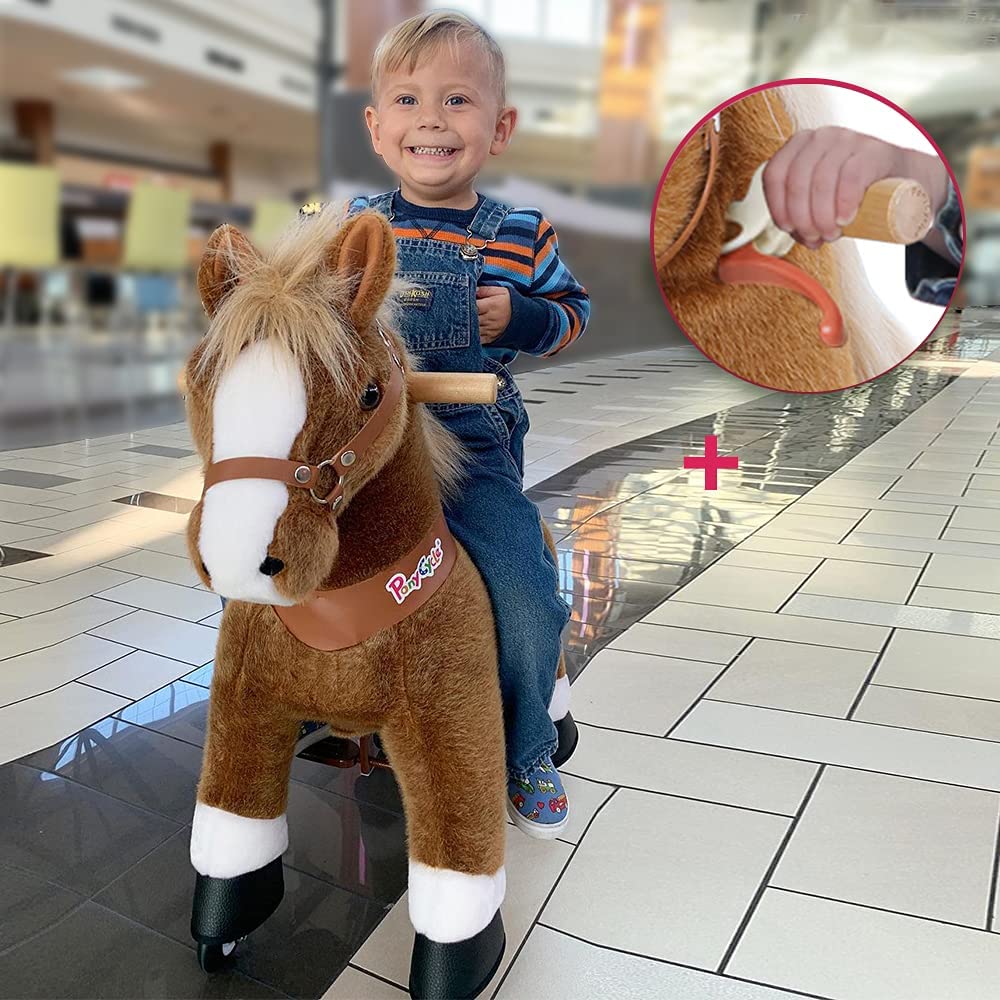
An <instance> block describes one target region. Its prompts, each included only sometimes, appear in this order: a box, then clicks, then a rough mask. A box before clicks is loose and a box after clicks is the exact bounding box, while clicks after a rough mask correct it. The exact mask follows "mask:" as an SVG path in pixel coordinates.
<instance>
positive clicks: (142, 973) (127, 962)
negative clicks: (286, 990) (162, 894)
mask: <svg viewBox="0 0 1000 1000" xmlns="http://www.w3.org/2000/svg"><path fill="white" fill-rule="evenodd" d="M278 996H281V993H279V992H277V991H275V990H273V989H271V988H269V987H267V986H264V985H263V984H262V983H258V982H254V981H253V980H252V979H248V978H247V977H246V976H244V975H240V973H238V972H230V973H224V974H221V975H215V976H207V975H205V973H203V972H202V971H201V969H200V968H199V967H198V959H197V958H196V956H195V953H194V949H193V948H189V947H185V946H184V945H182V944H179V943H177V942H175V941H170V940H168V939H167V938H165V937H163V936H162V935H161V934H157V933H156V932H154V931H152V930H149V929H148V928H146V927H143V926H141V925H140V924H137V923H135V922H134V921H132V920H127V919H126V918H125V917H123V916H120V915H119V914H117V913H113V912H111V911H110V910H108V909H105V908H104V907H103V906H98V905H97V904H96V903H93V902H86V903H84V904H83V905H82V906H81V907H80V908H79V909H78V910H76V912H74V913H72V914H70V916H69V917H67V918H66V919H65V920H63V921H61V922H60V923H58V924H56V925H55V926H53V927H51V928H50V929H49V930H47V931H46V932H45V933H43V934H40V935H39V936H38V937H36V938H34V939H33V940H31V941H28V942H26V943H25V944H22V945H20V946H19V947H17V948H14V949H13V950H12V951H9V952H7V953H6V954H4V955H0V997H4V998H10V1000H15V998H16V1000H27V998H34V997H39V998H50V997H59V998H64V1000H70V998H73V1000H75V998H81V1000H82V998H87V1000H90V998H105V997H109V998H110V997H116V998H123V1000H135V998H139V997H142V998H146V997H149V998H168V997H220V998H221V997H233V998H236V997H239V998H244V997H247V998H250V997H278Z"/></svg>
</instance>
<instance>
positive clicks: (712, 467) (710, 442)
mask: <svg viewBox="0 0 1000 1000" xmlns="http://www.w3.org/2000/svg"><path fill="white" fill-rule="evenodd" d="M739 465H740V460H739V459H738V458H737V457H736V456H735V455H729V456H727V457H726V458H719V439H718V438H717V437H716V436H715V435H714V434H706V435H705V457H704V458H699V457H698V456H697V455H685V456H684V468H685V469H704V470H705V489H706V490H717V489H718V488H719V475H718V473H719V469H738V468H739Z"/></svg>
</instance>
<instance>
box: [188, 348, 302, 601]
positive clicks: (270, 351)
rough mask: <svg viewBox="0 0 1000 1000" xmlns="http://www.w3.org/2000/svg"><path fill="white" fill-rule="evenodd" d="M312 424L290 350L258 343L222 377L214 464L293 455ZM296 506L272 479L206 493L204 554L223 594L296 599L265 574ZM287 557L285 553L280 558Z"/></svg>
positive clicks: (214, 430)
mask: <svg viewBox="0 0 1000 1000" xmlns="http://www.w3.org/2000/svg"><path fill="white" fill-rule="evenodd" d="M305 420H306V389H305V384H304V383H303V381H302V375H301V373H300V372H299V369H298V366H297V365H296V364H295V362H294V361H293V360H292V358H291V356H290V355H289V354H288V353H287V352H286V351H283V350H281V349H280V348H278V347H276V346H275V345H273V344H270V343H268V342H266V341H261V342H258V343H255V344H251V345H250V346H249V347H247V348H246V349H245V350H244V351H243V352H242V353H241V354H240V356H239V357H238V358H237V359H236V362H235V363H234V364H233V366H232V368H230V369H229V371H227V372H226V373H225V374H224V375H223V376H222V378H221V379H220V380H219V386H218V388H217V389H216V392H215V399H214V400H213V403H212V448H213V450H212V461H213V462H221V461H222V460H223V459H226V458H240V457H244V456H247V457H249V456H259V457H262V458H288V457H289V452H290V451H291V448H292V444H293V443H294V441H295V438H296V437H297V436H298V433H299V431H301V430H302V426H303V424H304V423H305ZM287 506H288V487H287V486H285V484H284V483H279V482H277V481H275V480H269V479H232V480H227V481H225V482H221V483H216V484H215V485H214V486H213V487H211V489H209V490H208V492H207V493H206V494H205V498H204V500H203V502H202V509H201V533H200V534H199V536H198V550H199V552H200V553H201V558H202V559H203V560H204V563H205V565H206V567H207V568H208V573H209V575H210V576H211V578H212V589H213V590H214V591H215V592H216V593H217V594H221V595H222V596H223V597H229V598H232V599H234V600H239V601H252V602H255V603H258V604H283V605H289V604H292V603H293V602H292V601H290V600H289V599H288V598H286V597H282V595H281V594H279V593H278V591H277V590H276V589H275V586H274V581H273V579H272V578H271V577H269V576H265V574H263V573H261V571H260V564H261V563H262V562H263V561H264V559H265V558H266V557H267V554H268V552H267V548H268V546H269V545H270V544H271V541H272V540H273V538H274V530H275V527H276V525H277V523H278V518H280V517H281V515H282V514H283V513H284V511H285V508H286V507H287ZM273 555H274V557H275V558H276V559H281V553H280V552H275V553H273Z"/></svg>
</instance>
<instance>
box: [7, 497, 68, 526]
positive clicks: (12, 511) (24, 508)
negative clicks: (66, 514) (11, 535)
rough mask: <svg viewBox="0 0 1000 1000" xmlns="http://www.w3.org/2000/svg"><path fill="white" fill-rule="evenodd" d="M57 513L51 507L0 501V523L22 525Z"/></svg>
mask: <svg viewBox="0 0 1000 1000" xmlns="http://www.w3.org/2000/svg"><path fill="white" fill-rule="evenodd" d="M57 513H59V512H58V510H56V509H55V508H53V507H41V506H39V505H37V504H27V503H13V502H12V501H10V500H0V521H6V522H7V523H8V524H23V523H24V522H25V521H34V520H36V519H37V518H39V517H49V516H51V515H53V514H57Z"/></svg>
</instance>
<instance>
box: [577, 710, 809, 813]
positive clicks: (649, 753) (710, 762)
mask: <svg viewBox="0 0 1000 1000" xmlns="http://www.w3.org/2000/svg"><path fill="white" fill-rule="evenodd" d="M695 711H698V709H695ZM682 725H683V723H682ZM560 771H562V772H565V773H566V774H575V775H577V776H578V777H582V778H590V779H592V780H594V781H600V782H603V783H605V784H608V785H615V784H619V785H628V786H631V787H633V788H638V789H642V790H647V791H651V792H663V793H665V794H668V795H682V796H685V797H687V798H693V799H703V800H705V801H706V802H718V803H722V804H723V805H733V806H744V807H746V808H747V809H759V810H762V811H764V812H774V813H782V814H784V815H789V816H790V815H793V814H794V813H795V810H796V809H797V808H798V807H799V805H800V803H801V802H802V799H803V797H804V796H805V793H806V791H807V790H808V788H809V782H810V781H812V779H813V778H814V777H815V775H816V767H815V766H814V765H813V764H809V763H805V762H803V761H795V760H780V759H778V758H777V757H770V756H766V755H763V754H754V753H738V752H736V751H733V750H730V749H725V748H720V747H708V746H697V745H695V744H693V743H681V742H679V741H677V740H670V739H667V740H665V739H662V738H660V737H654V736H637V735H633V734H631V733H618V732H612V731H611V730H608V729H597V728H595V727H593V726H587V725H585V724H581V725H580V744H579V746H578V747H577V750H576V753H574V754H573V757H572V758H571V759H570V760H569V761H567V762H566V764H564V765H563V767H562V768H560Z"/></svg>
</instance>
